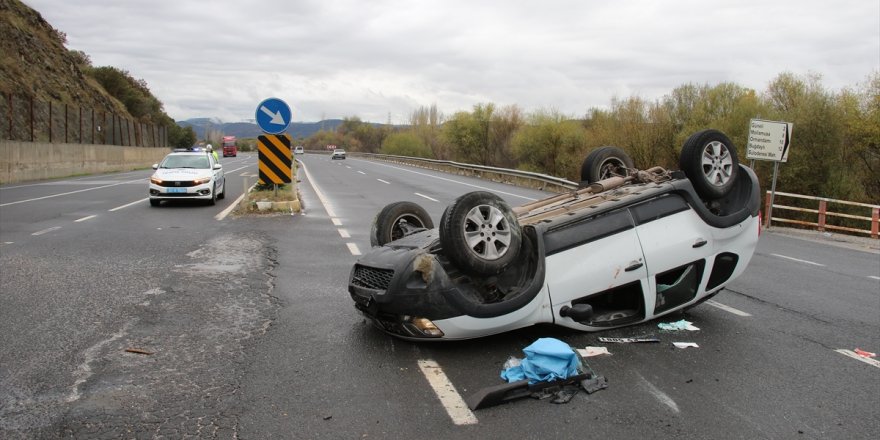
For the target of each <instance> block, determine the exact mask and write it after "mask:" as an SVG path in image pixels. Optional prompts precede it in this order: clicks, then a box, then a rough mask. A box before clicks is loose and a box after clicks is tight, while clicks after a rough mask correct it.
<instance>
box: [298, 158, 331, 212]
mask: <svg viewBox="0 0 880 440" xmlns="http://www.w3.org/2000/svg"><path fill="white" fill-rule="evenodd" d="M302 167H303V171H305V173H306V178H307V179H309V184H310V185H312V189H314V190H315V194H316V195H317V196H318V200H320V201H321V205H324V210H325V211H327V216H328V217H330V218H334V217H336V213H335V212H333V208H331V207H330V202H328V201H327V198H326V197H324V193H323V192H322V191H321V188H319V187H318V184H317V182H315V179H312V175H311V174H310V173H309V169H308V168H307V167H306V164H302Z"/></svg>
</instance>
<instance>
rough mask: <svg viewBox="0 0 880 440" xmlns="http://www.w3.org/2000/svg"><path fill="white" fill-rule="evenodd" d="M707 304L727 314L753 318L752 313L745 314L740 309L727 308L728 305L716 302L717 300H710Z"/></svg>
mask: <svg viewBox="0 0 880 440" xmlns="http://www.w3.org/2000/svg"><path fill="white" fill-rule="evenodd" d="M706 304H708V305H710V306H712V307H717V308H719V309H721V310H724V311H725V312H730V313H733V314H734V315H738V316H745V317H749V316H752V314H751V313H746V312H743V311H742V310H740V309H735V308H733V307H730V306H727V305H724V304H721V303H720V302H718V301H715V300H711V299H710V300H706Z"/></svg>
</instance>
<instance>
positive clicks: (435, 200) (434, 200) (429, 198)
mask: <svg viewBox="0 0 880 440" xmlns="http://www.w3.org/2000/svg"><path fill="white" fill-rule="evenodd" d="M415 195H417V196H419V197H424V198H426V199H428V200H430V201H432V202H439V200H437V199H435V198H433V197H428V196H426V195H424V194H419V193H415Z"/></svg>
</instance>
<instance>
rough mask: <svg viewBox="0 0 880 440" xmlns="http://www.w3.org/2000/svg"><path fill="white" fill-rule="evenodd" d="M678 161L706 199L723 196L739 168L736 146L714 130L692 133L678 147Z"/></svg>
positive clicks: (732, 182) (701, 195)
mask: <svg viewBox="0 0 880 440" xmlns="http://www.w3.org/2000/svg"><path fill="white" fill-rule="evenodd" d="M678 165H679V167H680V168H681V170H682V171H684V174H685V175H686V176H687V177H688V179H690V181H691V184H693V185H694V189H696V190H697V194H699V195H700V197H703V198H705V199H709V200H711V199H718V198H721V197H724V196H726V195H727V193H729V192H730V190H731V189H733V185H734V183H735V182H736V176H737V175H738V171H739V160H738V159H737V156H736V147H734V145H733V142H731V141H730V139H729V138H728V137H727V136H725V135H724V133H722V132H720V131H718V130H703V131H700V132H697V133H694V134H692V135H691V137H689V138H688V140H686V141H685V142H684V146H683V147H682V148H681V157H680V158H679V162H678Z"/></svg>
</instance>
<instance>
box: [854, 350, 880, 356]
mask: <svg viewBox="0 0 880 440" xmlns="http://www.w3.org/2000/svg"><path fill="white" fill-rule="evenodd" d="M853 353H855V354H857V355H859V356H861V357H865V358H873V357H877V353H871V352H870V351H865V350H862V349H861V348H857V349H855V350H853Z"/></svg>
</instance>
